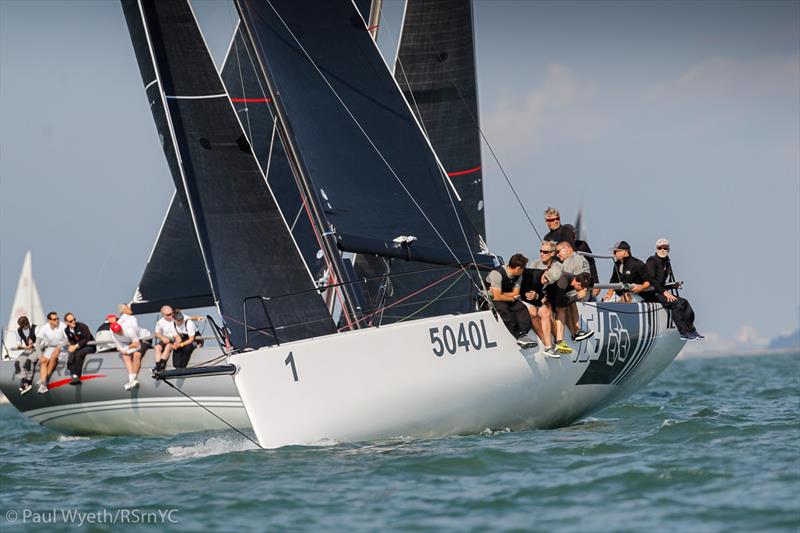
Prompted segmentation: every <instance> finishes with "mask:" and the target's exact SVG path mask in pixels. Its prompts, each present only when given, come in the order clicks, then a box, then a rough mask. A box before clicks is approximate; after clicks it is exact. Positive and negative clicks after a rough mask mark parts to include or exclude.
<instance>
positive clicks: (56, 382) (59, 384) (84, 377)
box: [47, 374, 107, 390]
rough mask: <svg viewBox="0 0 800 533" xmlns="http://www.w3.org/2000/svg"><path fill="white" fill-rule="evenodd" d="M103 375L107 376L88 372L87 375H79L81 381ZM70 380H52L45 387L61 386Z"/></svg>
mask: <svg viewBox="0 0 800 533" xmlns="http://www.w3.org/2000/svg"><path fill="white" fill-rule="evenodd" d="M104 377H107V376H106V375H105V374H90V375H88V376H81V381H87V380H89V379H95V378H104ZM70 381H72V380H71V379H70V378H67V379H60V380H58V381H54V382H53V383H50V384H49V385H47V388H48V390H49V389H55V388H56V387H61V386H63V385H66V384H67V383H69V382H70Z"/></svg>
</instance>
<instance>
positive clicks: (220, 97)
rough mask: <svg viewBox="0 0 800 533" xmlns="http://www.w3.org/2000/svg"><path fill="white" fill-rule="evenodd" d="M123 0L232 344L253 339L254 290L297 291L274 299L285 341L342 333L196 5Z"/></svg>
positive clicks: (258, 340) (272, 309) (259, 317)
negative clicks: (249, 301) (266, 173)
mask: <svg viewBox="0 0 800 533" xmlns="http://www.w3.org/2000/svg"><path fill="white" fill-rule="evenodd" d="M122 5H123V10H124V12H125V16H126V19H127V22H128V26H129V30H130V33H131V38H132V40H133V44H134V50H135V52H136V56H137V60H138V62H139V66H140V70H141V72H142V79H143V81H144V84H145V91H146V93H147V95H148V100H149V101H150V103H151V108H152V109H153V116H154V119H155V121H156V126H157V128H158V131H159V134H160V135H161V136H162V138H163V139H171V142H172V144H171V145H170V143H169V142H167V141H165V142H164V145H165V154H166V155H167V159H168V161H170V155H172V159H173V160H172V161H170V163H171V164H170V167H171V170H173V173H172V174H173V179H174V180H175V185H176V189H177V190H178V191H183V195H185V199H186V201H187V206H188V207H189V211H190V213H191V215H192V219H193V220H192V221H193V225H194V228H195V230H196V233H197V240H198V242H199V244H200V251H201V254H202V256H203V261H204V264H205V266H206V269H207V271H208V277H209V281H210V285H211V288H212V291H213V293H214V297H215V300H216V302H217V306H218V308H219V312H220V315H221V316H222V318H223V321H224V323H225V325H226V326H227V328H228V329H229V331H230V340H231V342H232V344H233V345H234V346H235V347H244V346H245V339H246V336H247V335H246V332H245V327H244V316H243V309H242V301H243V299H244V298H246V297H249V296H252V295H263V296H273V297H274V296H281V295H285V294H294V296H291V297H286V298H278V299H273V300H269V301H267V302H265V303H266V305H267V307H268V312H269V318H270V319H271V322H272V325H273V326H274V327H275V329H276V330H277V332H278V333H277V336H278V338H279V339H280V340H281V341H287V340H295V339H300V338H307V337H311V336H318V335H325V334H328V333H332V332H333V331H335V329H334V325H333V321H332V320H331V317H330V315H329V314H328V311H327V309H326V307H325V305H324V302H323V301H322V299H321V297H320V296H319V294H318V293H317V292H316V291H315V290H313V289H314V287H315V285H314V281H313V279H312V278H311V275H310V273H309V272H308V270H307V268H306V265H305V263H304V262H303V260H302V258H301V256H300V252H299V251H298V249H297V246H296V244H295V242H294V240H293V239H292V236H291V234H290V232H289V228H288V227H287V224H286V222H285V220H284V219H283V217H282V215H281V212H280V210H279V209H278V206H277V203H276V201H275V199H274V197H273V196H272V193H271V191H270V190H269V188H268V186H267V185H266V183H265V181H264V177H263V174H262V171H261V169H260V168H259V166H258V161H257V159H256V158H255V156H254V154H253V151H252V148H251V146H250V143H249V142H248V140H247V138H246V136H245V135H244V132H243V130H242V126H241V124H240V122H239V120H238V118H237V116H236V111H235V109H234V108H233V106H232V105H231V102H230V100H229V96H228V94H227V92H226V91H225V87H224V86H223V84H222V81H221V79H220V77H219V74H218V73H217V71H216V69H215V67H214V63H213V61H212V59H211V57H210V55H209V53H208V50H207V48H206V46H205V42H204V40H203V37H202V35H201V33H200V31H199V28H198V27H197V23H196V20H195V18H194V14H193V12H192V10H191V7H190V6H189V4H188V2H186V1H173V2H158V1H155V0H139V1H136V0H123V1H122ZM168 145H170V146H169V147H168ZM175 155H177V156H178V157H177V158H175ZM173 163H174V164H173ZM175 167H177V168H175ZM260 309H261V308H260V306H254V307H253V309H252V310H251V311H250V313H249V314H248V322H249V324H250V325H253V324H254V323H255V325H257V326H266V325H267V317H265V316H264V315H263V313H260ZM262 333H264V334H262V335H251V336H250V337H249V342H248V345H249V346H252V347H260V346H265V345H269V344H274V342H275V339H273V337H272V335H271V334H270V332H262Z"/></svg>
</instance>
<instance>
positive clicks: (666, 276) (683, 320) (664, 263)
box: [645, 239, 704, 340]
mask: <svg viewBox="0 0 800 533" xmlns="http://www.w3.org/2000/svg"><path fill="white" fill-rule="evenodd" d="M645 275H646V276H647V279H648V280H649V281H650V284H651V285H652V286H653V289H654V290H655V293H654V298H655V301H657V302H659V303H660V304H661V305H663V306H664V308H665V309H669V311H670V313H671V314H672V321H673V322H675V327H676V328H678V332H679V333H680V334H681V339H683V340H698V339H703V338H704V337H703V336H702V335H700V334H699V333H698V332H697V330H696V329H695V327H694V310H693V309H692V306H691V305H690V304H689V302H688V301H686V299H685V298H681V297H680V296H675V295H674V294H672V292H671V290H672V289H673V288H674V289H677V288H680V287H679V284H675V275H674V274H673V272H672V264H671V263H670V260H669V241H668V240H667V239H658V240H657V241H656V255H651V256H650V257H648V258H647V263H646V264H645ZM670 284H674V285H673V286H672V287H670V288H668V285H670Z"/></svg>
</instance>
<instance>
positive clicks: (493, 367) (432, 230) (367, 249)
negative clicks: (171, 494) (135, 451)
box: [128, 0, 683, 447]
mask: <svg viewBox="0 0 800 533" xmlns="http://www.w3.org/2000/svg"><path fill="white" fill-rule="evenodd" d="M235 3H236V6H237V9H238V11H239V15H240V19H241V34H242V38H243V40H244V48H245V50H246V51H247V53H248V55H249V56H250V57H254V58H255V62H256V64H257V69H256V75H257V77H258V80H259V82H260V86H261V87H262V88H264V89H265V91H266V93H265V95H264V99H265V101H267V100H268V101H269V104H270V107H271V110H272V114H271V116H272V127H273V132H274V135H273V136H277V138H279V140H280V142H281V145H282V147H283V150H284V152H285V154H286V156H287V160H288V166H289V168H290V169H291V173H292V176H293V178H294V180H295V183H296V185H297V189H298V191H299V193H300V196H301V198H302V202H303V204H304V206H305V209H306V212H307V214H308V216H309V220H310V222H311V226H312V229H313V231H314V233H315V236H316V239H317V243H318V244H319V246H320V257H322V258H324V261H325V265H326V270H327V271H328V272H329V276H328V277H327V278H326V283H325V284H324V285H323V286H319V285H317V284H316V281H317V280H315V277H314V276H313V275H312V274H311V272H310V270H309V269H308V265H307V264H306V263H305V262H303V254H302V251H301V248H300V246H298V243H297V241H295V239H294V238H293V235H292V232H291V229H292V226H291V225H289V224H288V223H287V220H286V219H285V218H284V217H283V216H281V212H280V209H279V208H278V202H277V201H276V200H275V195H274V194H273V190H272V186H271V184H270V183H269V182H265V181H264V180H263V179H262V176H263V169H262V168H261V167H260V165H259V162H258V160H257V158H256V157H255V155H254V154H253V148H252V145H251V144H250V143H249V142H247V138H246V136H245V135H244V134H243V132H244V125H243V124H242V122H241V121H240V119H239V116H238V114H237V112H236V109H235V107H233V106H232V104H231V101H230V97H229V95H228V93H227V92H226V87H225V85H224V84H223V82H222V80H221V79H220V78H219V77H218V76H217V75H216V71H215V70H214V69H213V63H212V62H211V61H210V57H208V55H207V53H204V52H200V53H198V50H200V51H202V50H204V48H205V47H204V42H203V40H202V34H200V32H199V30H198V29H197V25H196V21H195V19H194V15H193V13H192V11H191V8H190V6H188V4H184V3H182V2H171V3H160V2H150V1H139V2H138V3H137V7H138V16H139V17H140V18H139V19H138V20H137V19H136V18H135V17H133V18H129V19H128V20H129V24H130V25H131V27H133V26H134V23H133V22H135V23H141V30H140V31H138V32H136V31H132V32H131V33H132V35H140V36H141V37H142V39H141V40H140V41H139V43H140V45H139V46H138V47H137V50H138V52H137V58H138V59H139V65H140V70H141V71H142V75H143V81H144V83H145V87H146V90H147V91H148V94H149V95H150V101H151V103H152V105H151V107H152V109H153V114H154V117H155V119H156V125H157V127H158V129H159V134H160V135H161V136H162V138H164V139H169V140H170V141H171V146H173V147H174V149H175V154H176V160H177V161H178V162H179V163H178V164H177V166H176V167H175V169H174V170H175V172H174V173H173V177H174V178H175V184H176V189H177V190H178V191H179V194H182V195H184V196H183V199H184V200H185V203H186V205H187V207H188V211H189V213H190V215H191V219H192V224H193V226H194V228H195V231H196V233H197V241H198V244H199V248H200V251H201V255H202V258H203V263H204V265H205V267H206V271H207V273H208V279H209V286H210V288H211V291H212V294H213V297H214V301H215V305H216V307H217V309H218V312H219V315H220V316H221V318H222V320H223V322H224V325H225V326H224V327H225V332H226V338H225V344H226V346H230V347H232V349H230V350H229V351H228V352H227V362H226V364H222V365H217V366H214V367H209V368H206V369H204V370H203V374H204V375H207V374H208V373H209V372H211V373H216V374H218V375H225V374H229V375H232V376H233V382H234V383H235V385H236V388H237V390H238V392H239V395H240V397H241V399H242V403H243V405H244V407H245V410H246V411H247V415H248V418H249V420H250V423H251V425H252V428H253V430H254V431H255V434H256V436H257V438H258V441H259V443H260V445H261V446H263V447H277V446H284V445H288V444H305V443H313V442H317V441H319V440H321V439H334V440H337V441H353V440H369V439H378V438H388V437H395V436H398V435H405V436H416V437H430V436H441V435H449V434H460V433H473V432H478V431H481V430H483V429H485V428H504V427H508V428H511V429H520V428H532V427H556V426H561V425H565V424H569V423H571V422H573V421H575V420H576V419H578V418H580V417H582V416H586V415H587V414H589V413H592V412H594V411H596V410H598V409H601V408H603V407H605V406H607V405H609V404H610V403H613V402H614V401H618V400H619V399H621V398H624V397H625V396H627V395H629V394H631V393H632V392H633V391H635V390H638V389H639V388H641V387H642V386H643V385H644V384H646V383H647V382H648V381H650V380H651V379H652V378H653V377H655V376H656V375H658V373H659V372H661V371H662V370H663V369H664V368H665V367H666V366H667V365H668V364H669V363H670V362H671V361H672V360H673V359H674V357H675V356H676V355H677V353H678V352H679V351H680V349H681V347H682V346H683V342H682V341H681V340H680V339H679V337H678V335H677V332H676V331H675V330H674V328H673V327H671V325H670V321H669V319H668V316H667V314H666V312H665V311H664V310H663V309H662V308H661V307H660V306H658V305H654V304H647V303H635V304H617V303H615V304H589V303H587V304H581V306H580V313H581V317H582V320H583V322H584V323H585V324H586V325H587V327H589V328H591V329H594V330H595V331H596V332H597V333H596V335H595V337H594V338H593V339H592V340H591V341H588V342H584V343H580V344H574V345H573V347H574V352H573V354H572V356H570V357H562V358H560V359H557V360H555V359H550V358H546V357H544V355H543V354H542V353H540V352H538V351H536V350H535V349H523V348H520V346H519V345H517V343H516V342H515V340H514V339H513V337H512V336H511V335H510V334H509V332H508V331H507V329H506V328H505V326H504V325H503V324H502V322H501V321H500V320H499V318H498V317H497V315H496V314H495V313H494V312H493V311H492V308H491V302H485V303H486V305H487V306H488V309H485V310H481V309H477V308H475V307H472V309H470V310H469V312H463V313H460V314H455V313H447V314H435V315H433V316H421V315H415V316H409V317H407V318H409V319H408V320H396V321H394V322H393V323H388V324H387V323H382V324H378V325H372V326H369V325H368V324H367V321H368V319H369V318H370V317H371V316H373V315H374V312H368V310H367V309H366V308H365V307H364V305H363V302H364V294H363V291H361V286H360V285H359V280H358V276H357V274H356V273H355V271H356V269H355V266H354V265H357V264H358V257H359V256H362V257H369V258H371V260H379V261H382V262H383V264H384V266H385V267H386V275H385V278H387V279H389V278H391V276H392V275H393V273H394V272H393V271H394V268H395V265H397V264H398V263H400V264H402V261H414V262H417V263H422V264H426V265H434V266H437V267H442V268H447V269H450V271H451V272H450V273H449V274H448V275H452V276H455V275H458V276H460V277H461V276H463V279H464V280H465V281H468V283H469V284H470V285H471V286H474V287H476V288H477V287H478V286H479V284H480V280H481V278H482V275H483V274H484V273H485V271H486V269H490V268H492V267H494V266H495V265H496V264H497V263H496V257H495V256H493V255H492V254H491V253H489V251H488V249H487V248H486V246H485V243H484V239H483V238H482V236H481V234H480V233H479V232H478V230H476V224H475V221H474V220H471V219H470V217H469V216H468V215H467V213H466V211H465V209H464V206H465V205H466V204H467V202H465V199H464V198H462V196H461V195H460V193H459V190H458V189H457V188H456V186H455V184H454V183H453V181H452V180H451V179H450V178H452V177H453V176H449V175H448V174H450V173H449V172H448V171H447V170H446V169H445V168H444V166H443V164H442V161H441V160H440V159H439V158H438V156H437V153H436V152H435V151H434V150H433V147H432V146H431V141H430V137H428V136H427V135H426V134H425V129H424V127H423V125H422V124H421V123H420V121H419V110H417V113H415V110H414V109H413V108H412V103H411V102H409V99H406V98H404V96H403V93H402V90H401V87H400V86H399V85H398V83H397V81H396V79H395V78H394V77H393V76H392V74H391V72H389V70H388V69H387V68H386V65H385V64H384V62H383V60H382V58H381V57H380V54H379V52H378V49H377V47H376V45H375V43H374V41H373V39H372V38H371V34H370V31H369V30H370V27H369V26H368V22H367V20H366V19H365V17H364V16H363V15H362V14H361V13H359V11H358V10H357V7H356V5H355V4H353V3H351V2H348V1H344V0H342V1H325V2H315V3H313V5H312V6H309V5H306V4H303V5H299V4H298V3H296V2H293V1H290V0H266V1H259V2H257V1H254V0H237V1H236V2H235ZM464 5H466V6H467V8H468V7H469V4H467V3H464ZM470 15H471V12H470ZM132 21H133V22H132ZM135 42H136V40H135ZM428 59H429V60H430V61H431V62H432V63H431V67H433V66H434V65H435V63H433V62H436V61H438V62H439V63H440V64H446V62H447V61H448V60H449V53H446V52H440V53H439V54H437V55H436V56H433V57H429V58H428ZM416 96H421V95H419V94H417V95H416ZM181 191H182V192H181ZM465 196H466V195H465ZM255 200H257V202H256V201H255ZM254 204H255V205H254ZM249 210H258V211H259V212H260V213H261V216H259V217H258V221H257V222H258V223H257V224H255V225H248V226H247V227H243V226H242V225H240V224H239V219H240V216H241V215H242V213H243V212H247V211H249ZM244 253H254V254H259V253H263V255H262V257H269V258H270V261H268V262H265V263H263V264H262V265H260V268H259V269H258V271H247V270H243V269H242V268H241V267H240V266H239V265H241V257H240V256H241V254H244ZM347 254H355V256H356V261H355V262H353V261H351V260H350V258H348V256H347ZM351 257H352V256H351ZM324 293H332V294H333V295H334V299H335V300H336V301H337V302H338V307H336V306H331V305H330V300H326V298H325V295H324ZM473 303H474V302H473ZM337 309H338V311H339V314H338V315H337V314H336V313H335V312H334V311H335V310H337ZM195 373H196V372H195V371H193V370H191V369H190V370H178V371H168V372H165V373H163V374H162V375H161V376H160V377H161V378H162V379H166V380H170V379H175V378H188V377H191V376H192V375H193V374H195ZM202 379H206V378H205V377H203V378H202Z"/></svg>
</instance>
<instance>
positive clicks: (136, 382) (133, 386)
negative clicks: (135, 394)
mask: <svg viewBox="0 0 800 533" xmlns="http://www.w3.org/2000/svg"><path fill="white" fill-rule="evenodd" d="M130 385H131V387H130V390H133V389H136V388H138V387H139V380H138V379H136V378H134V379H133V381H131V383H130Z"/></svg>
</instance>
